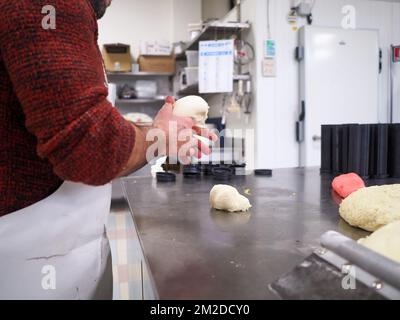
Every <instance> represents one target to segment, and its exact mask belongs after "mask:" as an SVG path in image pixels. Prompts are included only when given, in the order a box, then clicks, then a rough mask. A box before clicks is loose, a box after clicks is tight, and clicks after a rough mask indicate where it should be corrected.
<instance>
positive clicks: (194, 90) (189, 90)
mask: <svg viewBox="0 0 400 320" xmlns="http://www.w3.org/2000/svg"><path fill="white" fill-rule="evenodd" d="M240 80H243V81H247V80H251V76H250V75H249V74H239V75H238V74H235V75H234V76H233V81H240ZM177 94H178V95H179V96H184V95H192V94H194V95H197V94H199V84H198V83H195V84H192V85H190V86H187V87H186V88H184V89H181V90H179V91H178V93H177ZM216 94H218V92H216Z"/></svg>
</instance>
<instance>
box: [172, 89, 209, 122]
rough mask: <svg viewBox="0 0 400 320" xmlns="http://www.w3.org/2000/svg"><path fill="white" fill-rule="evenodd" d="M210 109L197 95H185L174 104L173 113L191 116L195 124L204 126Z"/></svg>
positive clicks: (179, 115) (180, 115)
mask: <svg viewBox="0 0 400 320" xmlns="http://www.w3.org/2000/svg"><path fill="white" fill-rule="evenodd" d="M209 109H210V107H209V105H208V103H207V101H205V100H204V99H203V98H201V97H199V96H187V97H184V98H182V99H179V100H178V101H176V102H175V104H174V115H176V116H178V117H189V118H192V119H193V120H194V121H195V123H196V125H197V126H200V127H202V126H204V125H205V122H206V120H207V118H208V110H209Z"/></svg>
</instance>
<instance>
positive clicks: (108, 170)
mask: <svg viewBox="0 0 400 320" xmlns="http://www.w3.org/2000/svg"><path fill="white" fill-rule="evenodd" d="M47 2H48V1H41V0H36V1H31V0H18V1H1V3H0V50H1V55H2V58H3V60H4V63H5V65H6V68H7V72H8V74H9V77H10V79H11V81H12V83H13V87H14V88H13V89H14V90H15V93H16V95H17V97H18V100H19V102H20V104H21V106H22V108H23V111H24V114H25V118H26V119H25V120H26V121H25V123H26V127H27V129H28V130H29V132H30V133H32V134H33V135H34V136H35V137H36V139H37V152H38V154H39V156H40V157H42V158H44V159H47V160H48V161H49V162H50V163H51V164H52V166H53V170H54V172H55V174H56V175H58V176H59V177H60V178H61V179H63V180H69V181H74V182H82V183H85V184H89V185H102V184H105V183H108V182H110V181H111V180H112V179H113V178H115V177H116V176H117V175H118V174H119V173H120V172H121V171H122V169H123V167H124V166H125V165H126V163H127V161H128V159H129V156H130V153H131V151H132V150H133V147H134V140H135V130H134V128H133V126H132V125H131V124H130V123H129V122H127V121H125V120H124V119H123V117H122V116H121V115H120V113H119V112H118V111H117V110H116V109H115V108H114V107H113V106H112V105H111V104H110V103H109V102H108V101H107V95H108V89H107V86H106V80H105V75H104V68H103V61H102V57H101V54H100V51H99V49H98V46H97V21H96V18H95V14H94V11H93V9H92V7H91V5H90V3H89V2H88V0H74V1H71V0H52V1H51V3H52V5H53V7H54V8H55V12H56V29H47V30H46V29H44V28H43V27H42V20H43V18H45V16H46V14H43V13H42V8H43V7H44V6H45V5H47Z"/></svg>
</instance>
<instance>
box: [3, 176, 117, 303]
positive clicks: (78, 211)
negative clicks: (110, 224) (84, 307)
mask: <svg viewBox="0 0 400 320" xmlns="http://www.w3.org/2000/svg"><path fill="white" fill-rule="evenodd" d="M110 203H111V184H107V185H105V186H101V187H90V186H86V185H83V184H78V183H72V182H64V183H63V184H62V186H61V187H60V188H59V189H58V190H57V191H56V192H55V193H53V194H52V195H50V196H49V197H47V198H46V199H44V200H42V201H40V202H38V203H35V204H34V205H32V206H30V207H27V208H25V209H22V210H19V211H16V212H14V213H12V214H9V215H6V216H4V217H1V218H0V300H1V299H93V298H96V296H97V295H98V286H99V283H101V282H102V276H103V274H104V270H105V268H106V265H107V259H108V258H109V255H110V249H109V244H108V240H107V238H106V231H105V225H106V221H107V216H108V213H109V212H110Z"/></svg>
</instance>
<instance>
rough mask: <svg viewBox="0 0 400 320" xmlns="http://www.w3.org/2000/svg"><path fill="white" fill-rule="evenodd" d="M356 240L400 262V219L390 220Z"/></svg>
mask: <svg viewBox="0 0 400 320" xmlns="http://www.w3.org/2000/svg"><path fill="white" fill-rule="evenodd" d="M358 242H359V243H360V244H362V245H363V246H366V247H367V248H369V249H371V250H373V251H375V252H378V253H380V254H381V255H383V256H385V257H387V258H389V259H392V260H394V261H397V262H399V263H400V221H396V222H392V223H390V224H388V225H386V226H384V227H382V228H380V229H379V230H377V231H375V232H374V233H373V234H371V235H370V236H369V237H367V238H364V239H360V240H359V241H358Z"/></svg>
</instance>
